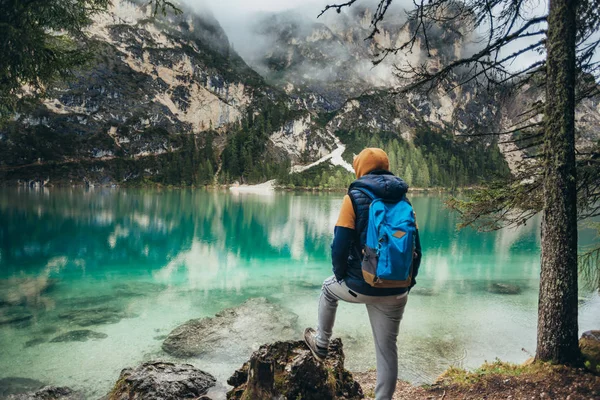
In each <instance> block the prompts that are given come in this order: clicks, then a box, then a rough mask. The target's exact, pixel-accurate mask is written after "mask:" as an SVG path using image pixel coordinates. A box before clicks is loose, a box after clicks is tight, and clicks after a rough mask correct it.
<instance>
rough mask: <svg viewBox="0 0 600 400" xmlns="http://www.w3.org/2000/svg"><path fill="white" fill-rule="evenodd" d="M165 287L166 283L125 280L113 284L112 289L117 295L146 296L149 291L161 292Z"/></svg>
mask: <svg viewBox="0 0 600 400" xmlns="http://www.w3.org/2000/svg"><path fill="white" fill-rule="evenodd" d="M166 288H167V286H166V285H163V284H159V283H152V282H127V283H118V284H116V285H113V290H114V292H115V294H116V295H117V296H119V297H141V296H147V295H148V294H150V293H158V292H161V291H163V290H165V289H166Z"/></svg>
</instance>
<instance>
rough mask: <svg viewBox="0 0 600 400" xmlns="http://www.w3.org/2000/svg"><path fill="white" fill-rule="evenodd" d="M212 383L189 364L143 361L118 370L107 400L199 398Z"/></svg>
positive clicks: (211, 378)
mask: <svg viewBox="0 0 600 400" xmlns="http://www.w3.org/2000/svg"><path fill="white" fill-rule="evenodd" d="M215 382H216V379H215V378H214V377H213V376H212V375H210V374H208V373H206V372H203V371H200V370H199V369H196V368H195V367H194V366H193V365H189V364H173V363H168V362H161V361H153V362H147V363H144V364H142V365H141V366H139V367H137V368H134V369H124V370H123V371H121V375H120V376H119V380H118V381H117V383H116V385H115V387H114V388H113V390H112V391H111V392H110V394H109V395H108V400H138V399H139V400H179V399H199V398H200V399H202V398H203V396H204V395H205V394H206V393H207V392H208V390H209V389H210V388H211V387H213V386H214V385H215Z"/></svg>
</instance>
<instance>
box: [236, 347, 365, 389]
mask: <svg viewBox="0 0 600 400" xmlns="http://www.w3.org/2000/svg"><path fill="white" fill-rule="evenodd" d="M227 383H228V384H230V385H231V386H233V387H234V388H233V389H232V390H231V391H229V392H228V393H227V398H228V399H230V400H232V399H235V400H250V399H252V400H262V399H264V400H267V399H269V400H270V399H274V398H281V399H304V400H311V399H314V400H334V399H339V400H341V399H348V400H350V399H352V400H354V399H362V398H363V393H362V389H361V387H360V385H359V384H358V383H357V382H356V381H355V380H354V378H353V377H352V374H351V373H350V372H348V371H347V370H346V369H345V368H344V352H343V350H342V341H341V339H335V340H333V341H332V342H331V344H330V346H329V353H328V355H327V358H326V359H325V360H324V361H323V362H320V361H317V360H316V359H315V358H314V357H313V355H312V353H311V352H310V350H309V349H308V348H307V347H306V345H305V344H304V342H302V341H287V342H275V343H272V344H267V345H263V346H261V347H260V349H258V350H257V351H256V352H254V353H253V354H252V356H251V358H250V360H249V361H248V362H246V363H245V364H244V365H243V366H242V368H240V369H239V370H237V371H235V373H234V374H233V376H232V377H231V378H229V379H228V380H227Z"/></svg>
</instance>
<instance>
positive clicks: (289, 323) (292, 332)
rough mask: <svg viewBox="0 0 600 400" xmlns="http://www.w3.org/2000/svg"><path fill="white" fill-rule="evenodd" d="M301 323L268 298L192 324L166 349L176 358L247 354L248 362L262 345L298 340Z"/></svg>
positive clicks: (169, 340) (177, 332) (169, 338)
mask: <svg viewBox="0 0 600 400" xmlns="http://www.w3.org/2000/svg"><path fill="white" fill-rule="evenodd" d="M297 319H298V316H297V315H296V314H294V313H291V312H289V311H286V310H284V309H283V308H281V307H279V306H277V305H275V304H272V303H270V302H269V301H267V299H265V298H254V299H250V300H247V301H246V302H244V303H243V304H241V305H240V306H238V307H234V308H228V309H225V310H223V311H221V312H220V313H218V314H217V315H215V316H214V317H212V318H202V319H192V320H189V321H188V322H186V323H185V324H183V325H181V326H179V327H177V328H175V329H174V330H173V331H172V332H171V333H170V334H169V335H168V336H167V338H166V339H165V341H164V342H163V345H162V348H163V350H164V351H165V352H167V353H169V354H170V355H173V356H175V357H194V356H200V355H203V356H207V357H211V356H212V355H216V356H218V357H219V358H223V357H236V356H238V355H239V354H245V355H244V358H243V359H245V358H246V357H248V355H250V353H252V351H254V350H256V349H258V347H259V345H260V343H265V342H273V341H276V340H287V339H291V338H293V337H297V336H298V335H299V332H298V331H297V326H296V322H297ZM243 359H242V360H243Z"/></svg>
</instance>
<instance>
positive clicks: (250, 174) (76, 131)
mask: <svg viewBox="0 0 600 400" xmlns="http://www.w3.org/2000/svg"><path fill="white" fill-rule="evenodd" d="M113 3H114V4H113V6H112V8H111V9H110V11H109V12H108V13H105V14H102V15H99V16H97V17H96V19H95V20H94V23H93V24H92V25H91V26H90V27H89V37H90V39H89V40H88V41H87V42H86V43H82V44H81V45H82V46H88V47H89V48H90V49H92V51H93V53H94V58H93V60H91V61H90V63H89V66H88V67H86V68H84V69H81V70H80V71H77V72H76V73H75V76H74V77H73V79H71V80H69V81H65V82H58V83H57V84H56V86H55V87H53V88H50V90H49V96H48V98H46V99H45V100H44V101H43V102H40V103H39V104H38V105H37V106H35V107H33V108H32V109H29V110H24V111H23V112H22V113H21V114H19V115H16V116H15V118H14V119H13V121H11V122H10V123H9V124H8V125H7V126H4V127H2V128H0V182H4V183H7V184H11V183H15V182H17V181H21V182H29V183H31V182H32V181H36V182H45V183H46V184H58V185H60V184H80V183H82V182H86V183H88V184H156V183H158V184H164V185H169V184H174V185H192V184H193V185H202V184H208V183H213V182H219V183H231V182H234V181H242V182H248V183H255V182H261V181H265V180H268V179H273V178H277V179H278V180H279V181H280V182H281V183H283V184H287V185H294V186H321V187H344V186H345V185H347V184H348V183H349V182H350V181H351V180H352V174H351V173H350V171H352V168H351V165H350V164H351V161H352V156H353V154H355V153H357V152H358V151H360V149H361V148H363V147H364V146H369V145H371V146H379V147H383V148H384V149H385V150H386V151H387V152H388V154H389V155H390V159H391V164H392V165H391V169H392V170H393V171H394V172H396V173H398V174H400V175H402V176H403V177H404V178H405V179H406V180H407V181H408V182H409V183H410V184H412V185H413V186H425V187H427V186H453V187H454V186H463V185H472V184H477V183H478V182H481V181H482V180H485V179H490V178H492V177H494V176H497V175H506V174H509V173H510V171H509V164H510V166H513V165H514V163H515V160H514V157H515V154H516V155H519V154H520V153H519V152H514V151H512V150H511V149H510V148H507V146H506V145H501V146H498V143H497V142H498V141H497V139H495V138H493V137H484V138H476V137H472V136H463V135H464V134H472V133H474V132H482V131H485V130H487V131H490V130H493V131H498V130H501V129H505V128H506V127H508V126H510V125H511V124H513V123H514V122H516V121H517V120H518V118H519V110H522V109H524V107H526V105H527V104H532V103H533V102H535V101H537V100H539V99H540V96H542V97H543V93H540V90H539V88H538V87H536V86H535V85H532V86H530V87H526V88H524V89H520V90H519V91H504V92H503V93H488V92H486V91H484V90H482V89H481V88H480V87H479V86H477V85H476V84H475V83H471V84H467V85H465V86H462V87H460V88H456V89H453V90H443V89H441V88H440V89H436V90H434V91H431V92H428V93H426V92H423V91H421V90H413V91H410V92H408V93H400V92H398V88H399V87H400V86H402V85H403V84H404V83H405V82H404V81H403V79H402V77H398V76H397V75H396V74H395V70H394V65H398V64H402V63H404V62H407V61H410V62H418V60H420V59H422V58H423V57H427V54H425V53H424V51H423V44H422V43H421V42H420V41H419V40H417V42H416V43H415V48H414V51H413V53H412V54H411V55H410V57H411V58H410V60H408V59H406V56H403V55H400V54H397V55H390V56H389V57H387V58H386V59H385V60H384V61H383V62H382V63H380V64H379V65H378V66H377V67H375V68H373V67H372V60H373V57H374V56H376V54H378V52H380V51H381V49H382V48H384V47H389V46H393V45H396V44H397V43H401V42H402V41H403V40H406V38H407V37H408V36H409V35H410V34H411V32H412V31H414V27H411V26H403V24H402V18H403V17H402V14H401V13H400V12H399V10H392V11H393V12H392V13H391V14H390V15H389V18H386V20H385V23H384V24H382V26H381V31H380V33H379V34H378V35H376V36H375V38H374V40H373V41H365V40H364V38H365V37H366V36H368V34H369V33H370V29H369V23H370V20H371V18H372V17H371V15H370V11H369V10H368V9H366V8H359V7H352V8H351V9H350V11H348V12H346V13H341V14H339V15H338V14H335V13H332V15H326V18H324V19H323V20H322V21H320V20H319V21H318V22H317V23H315V22H314V20H313V19H310V18H306V17H304V16H303V14H302V13H299V12H286V13H280V14H273V15H264V16H262V17H260V18H256V19H255V20H253V23H252V24H250V31H249V32H248V35H249V36H248V37H249V40H253V41H255V42H256V43H260V44H262V45H260V46H253V47H252V48H251V49H250V48H249V49H250V50H245V51H243V52H242V55H243V56H244V58H242V57H241V56H240V55H239V54H238V53H237V52H236V51H235V50H234V49H233V48H232V46H231V44H230V42H229V39H228V37H227V35H226V34H225V32H224V31H223V29H222V28H221V26H220V25H219V23H218V21H216V20H215V19H214V17H212V16H211V15H210V14H209V13H206V12H203V13H201V14H195V13H194V12H192V11H191V10H184V13H183V14H182V15H180V16H168V17H157V18H150V17H149V15H150V11H149V9H148V7H147V5H145V3H143V2H142V1H127V0H119V1H115V2H113ZM434 33H435V35H434V40H431V42H430V46H431V51H430V56H431V57H430V59H431V60H433V61H434V63H438V64H441V63H445V62H447V61H449V60H452V59H455V58H457V57H460V56H461V54H462V51H463V48H464V47H465V45H464V37H465V36H466V35H467V34H468V29H467V28H466V27H465V25H463V24H458V23H457V25H456V26H454V27H451V29H437V28H435V27H434ZM458 79H459V77H458V76H451V77H450V79H449V80H448V81H447V82H445V87H446V89H447V88H449V87H451V86H453V85H454V84H455V83H456V82H457V81H458ZM597 104H598V102H597V101H593V100H590V101H589V102H587V103H585V104H584V105H583V106H582V107H580V109H579V111H578V121H579V122H580V123H579V125H578V126H579V127H580V130H581V131H582V132H583V133H582V135H581V136H582V137H584V138H586V140H587V141H589V142H593V141H594V140H596V139H597V133H596V132H597V131H598V130H597V128H598V126H599V124H600V109H598V108H597V106H595V105H597ZM501 151H503V152H504V153H505V155H506V157H503V155H502V153H501ZM507 160H508V163H507ZM290 171H291V172H293V173H290Z"/></svg>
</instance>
